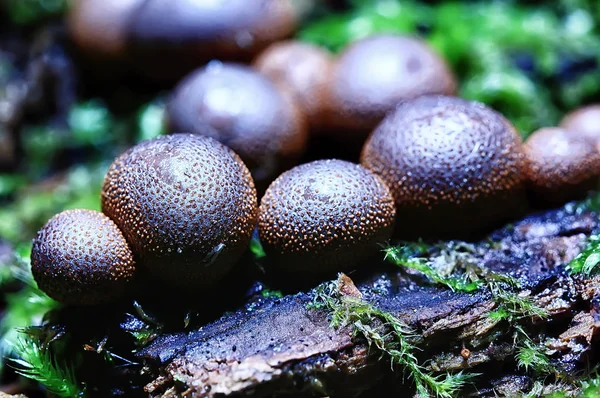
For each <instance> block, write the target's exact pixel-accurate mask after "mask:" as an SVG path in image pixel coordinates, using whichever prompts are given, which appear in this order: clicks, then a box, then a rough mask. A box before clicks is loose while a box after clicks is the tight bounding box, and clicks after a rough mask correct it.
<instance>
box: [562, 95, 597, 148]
mask: <svg viewBox="0 0 600 398" xmlns="http://www.w3.org/2000/svg"><path fill="white" fill-rule="evenodd" d="M560 127H562V128H563V129H565V130H568V131H570V132H572V133H577V134H579V135H582V136H584V137H588V138H591V139H593V140H594V141H595V142H598V143H600V104H594V105H588V106H584V107H582V108H579V109H576V110H574V111H573V112H571V113H568V114H567V115H565V117H563V119H562V120H561V122H560Z"/></svg>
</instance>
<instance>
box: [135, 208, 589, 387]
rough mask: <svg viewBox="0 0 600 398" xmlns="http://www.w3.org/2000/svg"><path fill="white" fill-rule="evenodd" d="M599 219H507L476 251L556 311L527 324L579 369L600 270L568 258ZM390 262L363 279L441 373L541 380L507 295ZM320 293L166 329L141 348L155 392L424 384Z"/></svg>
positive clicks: (569, 366)
mask: <svg viewBox="0 0 600 398" xmlns="http://www.w3.org/2000/svg"><path fill="white" fill-rule="evenodd" d="M598 225H599V223H598V217H597V216H596V215H595V214H594V213H590V212H586V211H581V210H580V209H578V208H577V207H575V206H573V205H568V206H566V207H565V208H563V209H560V210H554V211H549V212H545V213H541V214H538V215H534V216H530V217H528V218H526V219H524V220H522V221H520V222H518V223H516V224H514V225H511V226H508V227H505V228H504V229H501V230H499V231H497V232H495V233H493V234H491V235H490V236H489V238H488V239H486V240H483V241H481V242H479V243H475V244H473V245H471V246H470V249H469V254H468V256H469V261H470V262H475V263H476V264H477V265H478V266H480V267H484V268H485V269H489V270H492V271H495V272H499V273H508V274H510V275H511V276H513V277H515V278H516V279H518V280H519V281H520V282H521V289H520V291H519V292H518V293H519V296H520V297H528V298H530V299H531V300H532V301H533V302H534V303H536V304H537V305H538V306H539V307H541V308H543V309H544V310H545V311H547V313H548V314H549V316H548V317H547V318H546V319H539V318H538V319H536V318H531V317H523V319H520V320H519V323H520V325H521V326H522V328H523V330H526V331H527V333H528V334H529V335H531V336H532V338H533V339H534V340H535V341H536V342H539V343H540V344H543V345H544V346H545V349H546V352H547V353H548V354H549V355H550V358H551V360H552V362H553V363H554V364H556V365H557V368H558V369H561V371H562V372H564V375H567V376H568V377H576V376H577V375H579V374H580V373H581V372H582V371H583V370H584V369H586V368H589V367H590V366H591V365H590V364H592V365H593V364H594V363H596V362H597V359H596V358H595V351H597V350H594V342H595V334H596V331H597V329H598V326H599V325H600V323H599V322H600V318H599V316H600V315H599V314H598V311H599V305H600V300H599V299H598V297H597V292H598V291H599V290H598V289H599V287H600V278H599V277H596V276H584V275H580V274H578V275H571V274H570V273H569V272H567V270H566V269H565V265H566V264H567V263H568V262H569V261H570V260H572V259H573V258H574V257H575V256H576V255H577V254H578V253H579V252H580V251H581V250H582V248H584V247H585V245H586V242H587V238H588V237H589V236H590V235H592V234H594V233H596V232H597V230H598ZM387 270H388V271H387V272H379V271H378V272H377V274H376V275H371V276H369V277H361V278H357V279H356V280H355V282H356V285H357V287H358V289H359V290H360V291H361V293H362V295H363V296H362V297H363V299H364V300H365V301H368V302H370V303H372V304H373V305H374V306H376V307H377V308H379V309H381V310H385V311H388V312H390V313H393V314H394V315H396V316H397V318H398V319H400V320H401V321H403V322H405V323H406V324H408V325H409V326H410V327H412V328H413V329H414V330H415V334H416V337H415V343H416V344H417V345H418V347H419V348H420V349H421V351H420V352H417V353H416V355H417V356H418V358H419V360H420V361H421V363H423V364H424V365H425V366H426V367H427V368H428V369H429V370H430V371H432V372H445V371H457V370H463V371H466V372H469V371H472V372H475V373H480V374H481V375H480V376H479V377H477V378H475V379H474V381H473V386H472V388H468V389H467V390H466V391H465V392H464V393H465V394H467V393H468V392H469V391H468V390H470V389H472V390H473V391H478V393H480V394H483V395H486V394H487V395H493V394H498V393H500V394H510V393H514V394H520V393H523V392H526V391H528V390H529V389H531V387H532V383H533V376H532V374H531V372H530V371H527V370H525V369H522V368H518V367H517V366H516V362H515V353H516V352H515V350H516V345H515V343H514V339H515V337H514V325H511V324H510V323H509V322H505V321H495V320H493V319H491V318H490V317H489V313H490V311H492V310H494V309H495V308H496V307H497V305H498V303H497V301H496V300H494V298H493V297H492V294H491V293H490V292H489V291H486V290H479V291H477V292H474V293H458V292H452V291H450V290H449V289H445V288H442V287H439V286H436V285H433V284H431V283H427V281H426V280H425V279H424V278H423V277H422V276H419V275H416V274H415V273H414V272H406V271H403V270H399V269H398V268H394V266H392V265H388V267H387ZM314 294H315V291H314V290H311V291H310V292H308V293H298V294H295V295H288V296H284V297H282V298H274V299H262V300H258V301H255V302H250V303H248V304H247V305H246V306H245V307H244V308H243V309H240V310H238V311H235V312H233V313H230V314H227V315H225V316H223V317H222V318H221V319H219V320H217V321H215V322H213V323H210V324H207V325H204V326H202V327H200V328H198V329H197V330H193V331H191V332H185V333H172V334H163V335H160V336H158V337H157V338H156V339H155V340H154V341H153V342H152V343H151V344H150V345H148V346H147V347H145V348H144V349H142V350H141V351H140V352H138V354H137V356H138V357H139V358H143V359H144V360H145V361H146V363H147V364H148V365H149V366H150V368H151V369H153V371H154V374H156V375H157V377H156V378H155V379H154V380H153V381H152V382H151V383H149V384H147V385H146V387H145V390H146V391H147V392H148V393H150V395H151V396H153V397H175V396H180V395H185V396H194V397H204V396H206V397H214V396H229V395H233V396H239V395H254V396H273V395H296V396H306V395H315V396H325V395H330V396H368V395H371V394H373V393H377V392H378V391H379V392H382V391H385V392H387V393H391V392H395V393H411V392H413V387H412V383H411V381H410V377H408V375H407V374H406V373H405V372H403V370H402V369H401V368H398V367H396V368H395V369H392V367H391V366H390V362H389V361H388V360H387V359H386V358H385V357H384V356H383V357H382V355H381V353H380V352H377V350H375V349H373V348H372V347H371V348H369V346H368V344H367V343H366V341H365V340H364V339H361V338H360V336H353V333H352V329H351V327H343V328H339V329H334V328H331V327H330V322H329V318H328V313H327V311H325V310H324V309H315V308H309V307H310V306H309V304H310V303H311V302H312V300H313V299H314ZM564 375H563V376H562V377H564ZM546 376H552V375H546ZM546 379H548V377H546Z"/></svg>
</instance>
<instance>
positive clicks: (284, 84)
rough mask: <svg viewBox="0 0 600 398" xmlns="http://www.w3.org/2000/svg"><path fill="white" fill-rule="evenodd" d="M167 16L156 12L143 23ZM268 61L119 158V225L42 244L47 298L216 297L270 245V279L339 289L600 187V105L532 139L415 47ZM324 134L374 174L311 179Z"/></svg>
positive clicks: (286, 47)
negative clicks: (402, 259)
mask: <svg viewBox="0 0 600 398" xmlns="http://www.w3.org/2000/svg"><path fill="white" fill-rule="evenodd" d="M134 3H135V1H134V0H130V1H128V2H123V3H119V5H118V7H126V6H131V7H133V5H132V4H134ZM184 3H185V2H181V4H184ZM238 3H239V2H237V1H233V2H231V4H232V5H231V6H233V4H235V5H236V6H238V7H241V6H242V3H239V4H238ZM283 3H285V2H282V3H281V4H283ZM82 4H86V2H82ZM110 4H111V3H107V6H106V7H107V9H108V8H110V6H111V5H110ZM177 4H179V3H177ZM198 4H200V3H198ZM211 4H212V3H211ZM261 4H263V5H265V4H270V2H269V1H263V2H261ZM87 6H89V4H88V5H87ZM80 7H85V5H81V6H80ZM115 7H116V6H115ZM161 7H163V2H161V1H158V0H157V1H146V2H143V6H140V9H139V10H138V14H136V15H152V13H153V12H158V11H160V10H161V9H162V8H161ZM207 7H208V6H207ZM188 17H190V18H191V16H187V17H186V18H188ZM231 18H233V17H231ZM100 20H101V19H98V20H97V22H98V23H100ZM227 21H229V19H227V20H226V21H225V22H227ZM156 26H160V24H157V25H156ZM140 29H141V28H140ZM146 33H147V34H148V35H154V34H156V35H159V34H166V33H168V32H162V33H161V29H158V28H157V29H156V32H150V31H146ZM111 34H114V35H117V34H118V32H117V31H115V32H112V33H111ZM215 51H216V50H215ZM215 53H216V54H218V52H215ZM254 65H255V67H256V68H257V69H258V70H257V69H253V68H251V67H249V66H243V65H240V64H234V63H223V62H220V61H213V62H211V63H209V64H208V65H206V66H204V67H202V68H200V69H198V70H196V71H195V72H193V73H192V74H190V75H189V76H188V77H186V78H185V79H184V80H183V81H182V82H181V83H179V85H178V86H177V87H176V88H175V90H174V91H173V93H172V95H171V97H170V100H169V103H168V107H167V124H168V126H169V129H170V130H171V133H172V134H170V135H167V136H163V137H159V138H157V139H153V140H149V141H145V142H142V143H140V144H138V145H136V146H134V147H132V148H131V149H129V150H128V151H126V152H125V153H123V154H122V155H120V156H119V157H118V158H117V159H116V160H115V161H114V162H113V164H112V165H111V166H110V168H109V170H108V172H107V174H106V177H105V181H104V185H103V189H102V195H101V201H102V213H98V212H92V211H86V210H75V211H66V212H63V213H60V214H58V215H56V216H55V217H53V218H52V219H51V220H50V221H48V223H47V224H46V225H45V226H44V227H43V228H42V229H41V230H40V231H39V233H38V235H37V237H36V239H35V241H34V245H33V250H32V271H33V274H34V277H35V278H36V280H37V281H38V284H39V286H40V288H41V289H43V290H44V291H45V292H47V293H48V294H49V295H50V296H51V297H53V298H55V299H56V300H58V301H61V302H63V303H66V304H99V303H106V302H109V301H111V300H116V299H119V298H121V297H123V295H125V294H126V292H127V290H128V289H127V286H128V285H129V284H130V283H131V282H132V281H133V280H134V279H135V278H136V275H137V274H139V273H140V272H142V273H144V274H145V275H146V276H147V277H149V278H150V279H151V280H154V281H155V282H154V283H156V281H159V282H160V283H164V284H166V285H169V286H171V287H175V288H178V289H183V290H184V291H188V292H195V291H197V290H205V289H207V288H208V286H210V285H212V284H214V283H215V282H218V281H219V280H220V279H222V278H223V277H224V276H225V275H226V274H227V273H228V272H229V271H230V270H231V269H232V267H233V266H234V265H235V263H236V262H238V261H239V260H240V259H241V257H242V255H243V253H244V252H245V250H246V249H247V247H248V244H249V242H250V239H251V237H252V235H253V232H254V231H257V232H258V236H259V238H260V240H261V243H262V245H263V247H264V250H265V253H266V262H265V264H266V265H268V267H267V271H268V272H273V273H283V274H285V275H292V276H293V277H294V278H295V279H304V278H305V277H306V276H307V275H311V276H314V275H317V276H319V277H324V276H326V275H332V274H334V273H335V272H337V271H341V270H352V269H355V268H357V267H359V266H365V265H367V264H368V263H369V261H368V260H369V259H370V258H371V257H372V256H373V255H376V254H377V253H378V250H379V245H380V244H382V243H384V242H386V241H387V240H389V239H390V238H392V237H393V236H394V235H395V236H396V237H402V238H406V237H410V238H415V237H420V238H426V239H433V238H436V239H437V238H456V237H464V236H473V235H474V234H475V233H480V232H482V231H486V230H489V229H490V228H493V227H495V226H497V225H499V224H500V223H502V222H505V221H506V220H510V219H512V218H514V217H516V216H517V215H519V214H520V213H521V212H522V211H523V210H524V207H525V206H526V205H527V204H528V203H529V202H530V201H528V200H527V194H528V193H529V195H530V197H532V198H533V199H534V201H535V202H538V203H545V204H548V203H550V204H555V203H558V202H562V201H565V200H569V199H572V198H574V197H577V196H580V195H582V194H584V193H585V192H586V191H587V190H589V189H592V188H594V186H595V184H596V183H597V182H598V178H599V176H600V139H599V138H600V129H598V126H599V125H600V123H597V121H598V120H599V118H600V116H599V115H600V111H599V110H598V109H600V108H597V107H588V108H584V109H582V110H580V111H577V112H575V113H573V114H571V115H567V117H565V119H564V121H563V123H562V124H561V127H554V128H545V129H541V130H539V131H537V132H534V133H533V134H532V135H531V136H530V137H529V138H528V139H527V140H526V142H523V141H522V139H521V137H520V135H519V134H518V133H517V131H516V130H515V128H514V127H513V125H512V124H511V123H510V122H509V121H508V120H507V119H506V118H504V117H503V116H502V115H501V114H499V113H498V112H496V111H494V110H493V109H491V108H489V107H487V106H485V105H483V104H481V103H477V102H473V101H468V100H465V99H461V98H457V97H454V96H450V95H449V94H452V93H454V91H455V89H456V83H455V82H454V78H453V77H452V74H451V73H450V71H449V70H448V68H447V67H446V65H445V63H444V61H443V60H441V59H440V58H439V57H437V56H436V55H435V54H434V53H433V52H432V51H431V50H429V49H428V48H427V47H426V46H425V45H424V44H423V43H421V42H420V41H418V40H415V39H411V38H406V37H400V36H390V35H385V36H377V37H373V38H367V39H364V40H362V41H360V42H357V43H355V44H353V45H351V46H350V47H349V48H348V49H346V50H345V51H344V52H343V53H342V54H341V55H339V56H337V57H333V56H332V55H331V54H329V53H327V52H326V51H324V50H321V49H318V48H315V47H313V46H310V45H305V44H301V43H297V42H293V41H288V42H283V43H278V44H276V45H274V46H273V47H271V48H269V49H268V50H267V51H266V52H265V53H263V54H262V55H261V56H260V57H259V58H257V59H256V61H255V63H254ZM324 126H328V127H324ZM309 127H310V129H313V130H314V129H315V128H317V127H318V128H319V129H323V128H325V129H327V128H329V129H331V130H330V132H335V133H333V134H336V135H337V136H338V137H341V134H346V137H347V138H348V139H349V140H351V139H353V138H357V137H362V138H361V139H360V141H361V143H363V145H362V152H361V155H360V164H357V163H352V162H348V161H343V160H337V159H323V160H316V161H312V162H308V163H305V164H300V165H298V162H299V161H300V159H301V156H302V154H303V152H304V150H305V149H306V145H307V139H308V130H309ZM365 131H369V132H370V135H369V136H368V138H367V137H366V134H364V132H365ZM357 132H359V133H357ZM365 139H366V141H365ZM278 175H279V176H278ZM277 176H278V177H277ZM269 183H270V184H269ZM255 184H256V185H255ZM256 186H258V187H259V189H258V193H257V188H256ZM263 193H264V194H263ZM260 196H262V198H260ZM259 198H260V199H261V200H260V206H259V203H258V199H259Z"/></svg>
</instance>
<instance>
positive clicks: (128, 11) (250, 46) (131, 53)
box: [68, 0, 300, 78]
mask: <svg viewBox="0 0 600 398" xmlns="http://www.w3.org/2000/svg"><path fill="white" fill-rule="evenodd" d="M299 14H300V10H299V9H298V5H297V4H296V2H294V1H292V0H228V1H197V0H102V1H98V0H79V1H76V2H74V5H73V7H72V8H71V11H70V14H69V18H68V22H69V31H70V35H71V37H72V39H73V41H74V42H75V43H76V44H77V46H78V47H79V48H80V49H81V50H82V51H83V52H84V53H85V54H86V55H88V56H89V57H92V58H94V59H95V60H105V61H122V62H124V63H125V64H129V65H132V66H133V67H134V68H135V69H136V70H138V71H140V72H142V73H143V74H145V75H148V76H151V77H155V78H156V77H159V78H173V77H175V78H177V77H180V76H181V75H182V73H186V72H187V71H190V70H191V69H193V68H195V67H197V66H199V65H202V64H203V63H205V62H207V61H209V60H211V59H221V60H250V59H251V58H252V57H253V56H254V55H255V54H256V53H257V52H258V51H260V50H262V49H263V48H264V47H266V46H267V45H269V44H270V43H271V42H274V41H276V40H280V39H282V38H285V37H287V36H289V35H290V34H291V33H292V32H293V31H294V30H295V27H296V25H297V23H298V18H299Z"/></svg>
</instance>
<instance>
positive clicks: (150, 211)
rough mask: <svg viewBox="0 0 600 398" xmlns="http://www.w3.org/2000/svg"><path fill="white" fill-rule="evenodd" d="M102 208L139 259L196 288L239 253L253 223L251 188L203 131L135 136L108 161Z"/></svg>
mask: <svg viewBox="0 0 600 398" xmlns="http://www.w3.org/2000/svg"><path fill="white" fill-rule="evenodd" d="M102 210H103V211H104V213H105V214H106V215H108V216H109V217H110V218H111V219H112V220H114V222H115V223H116V224H117V225H118V226H119V228H120V229H121V230H122V231H123V235H124V236H125V238H126V239H127V241H128V242H129V244H130V245H131V248H132V249H133V251H134V253H135V255H136V258H139V260H140V261H139V262H140V266H143V267H145V268H146V269H147V270H149V271H150V273H151V274H152V275H153V276H154V277H155V278H157V279H160V280H163V281H165V282H166V283H167V284H170V285H171V286H174V287H187V288H190V287H191V288H196V289H200V288H203V287H206V286H207V285H210V284H211V283H214V282H215V281H217V280H219V279H220V278H221V277H222V276H224V275H225V274H226V273H227V272H228V271H229V270H230V269H231V267H232V266H233V265H234V263H235V262H236V261H237V260H238V259H239V258H240V256H241V255H242V254H243V252H244V250H245V248H246V247H247V245H248V242H249V241H250V238H251V235H252V231H253V230H254V226H255V224H256V217H257V211H258V209H257V199H256V190H255V188H254V183H253V181H252V177H251V176H250V172H249V171H248V169H247V168H246V166H245V165H244V163H243V162H242V160H241V159H240V158H239V156H237V155H236V154H235V153H234V152H233V151H232V150H230V149H229V148H227V147H225V146H224V145H222V144H220V143H219V142H218V141H215V140H213V139H212V138H209V137H202V136H198V135H191V134H174V135H170V136H163V137H159V138H157V139H154V140H150V141H145V142H142V143H140V144H138V145H136V146H134V147H133V148H131V149H129V150H128V151H127V152H125V153H124V154H122V155H121V156H119V157H118V158H117V159H116V160H115V161H114V163H113V164H112V165H111V166H110V168H109V170H108V173H107V175H106V178H105V180H104V186H103V188H102Z"/></svg>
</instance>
